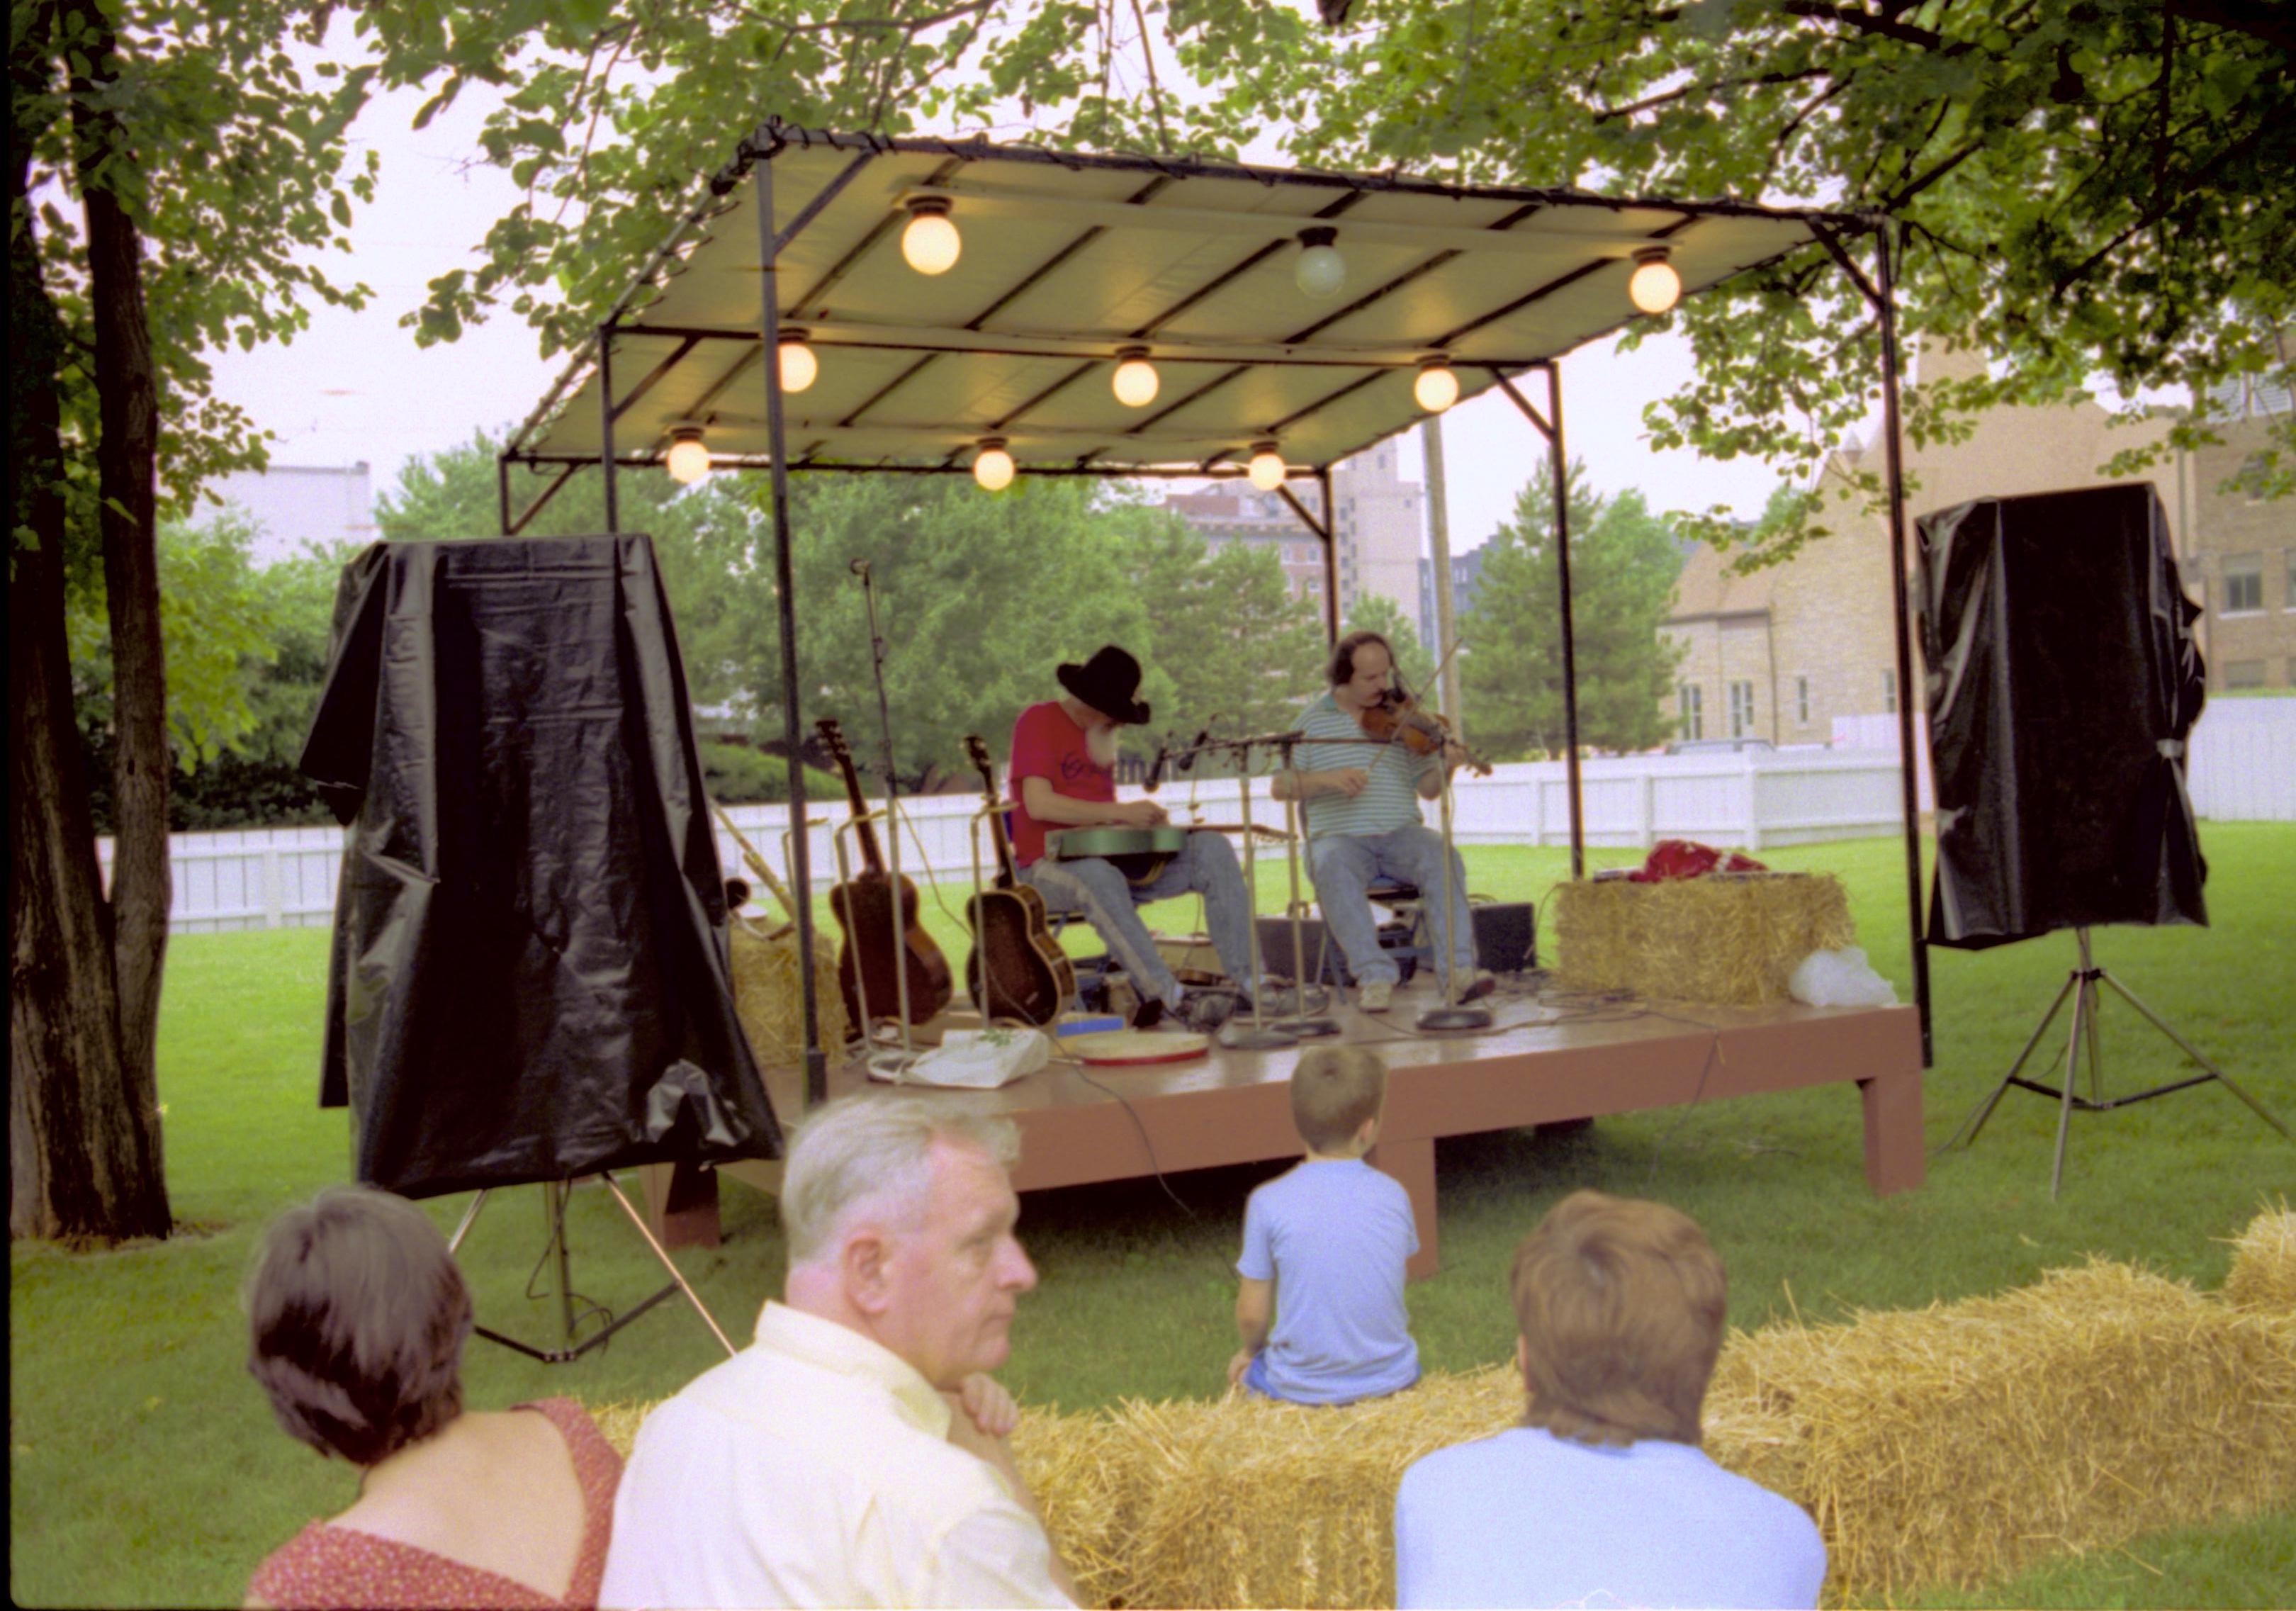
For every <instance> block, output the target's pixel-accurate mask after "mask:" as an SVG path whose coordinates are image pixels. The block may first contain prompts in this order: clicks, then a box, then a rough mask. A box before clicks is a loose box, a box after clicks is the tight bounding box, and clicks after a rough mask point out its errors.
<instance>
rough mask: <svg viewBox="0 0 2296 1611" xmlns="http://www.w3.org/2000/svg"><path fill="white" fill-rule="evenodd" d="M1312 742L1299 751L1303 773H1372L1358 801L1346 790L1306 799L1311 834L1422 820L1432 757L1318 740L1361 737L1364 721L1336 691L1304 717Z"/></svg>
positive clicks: (1388, 829) (1387, 829)
mask: <svg viewBox="0 0 2296 1611" xmlns="http://www.w3.org/2000/svg"><path fill="white" fill-rule="evenodd" d="M1300 731H1301V732H1303V733H1305V734H1306V735H1307V736H1308V742H1307V743H1306V744H1301V745H1300V748H1299V749H1298V751H1297V752H1295V755H1296V760H1297V764H1298V766H1299V769H1300V770H1301V771H1303V772H1338V771H1342V770H1344V769H1347V768H1349V767H1360V768H1361V769H1363V770H1364V771H1365V772H1367V773H1369V774H1370V776H1371V782H1370V783H1369V784H1368V785H1365V789H1364V792H1363V793H1360V794H1358V795H1357V796H1356V797H1355V798H1354V799H1353V800H1349V799H1348V798H1347V797H1346V796H1345V795H1343V794H1318V795H1316V797H1315V798H1314V799H1313V800H1310V801H1308V802H1307V808H1306V810H1307V813H1308V838H1310V839H1321V838H1323V837H1324V835H1325V834H1349V835H1357V836H1361V835H1367V834H1389V833H1392V832H1394V831H1395V830H1396V829H1397V828H1399V827H1403V826H1406V825H1408V824H1411V823H1415V822H1418V821H1420V820H1422V818H1421V817H1420V815H1419V791H1418V780H1419V779H1420V778H1421V777H1423V776H1424V775H1425V774H1426V773H1427V772H1428V771H1429V769H1431V768H1433V767H1434V766H1435V765H1436V764H1437V761H1436V758H1435V757H1434V756H1432V755H1414V754H1413V753H1412V752H1410V751H1409V750H1407V749H1406V748H1404V747H1403V745H1401V744H1388V745H1385V746H1383V747H1382V748H1378V749H1374V748H1373V747H1372V746H1370V745H1368V744H1317V743H1316V742H1315V741H1316V739H1318V738H1362V737H1365V736H1366V735H1365V732H1364V730H1363V727H1362V724H1360V723H1359V722H1357V720H1356V719H1355V718H1354V717H1352V716H1350V715H1349V714H1348V713H1347V712H1346V711H1342V710H1341V709H1340V707H1339V705H1338V703H1336V702H1335V701H1334V700H1333V698H1332V696H1331V695H1329V694H1328V693H1327V694H1325V695H1324V696H1323V698H1321V699H1319V700H1317V701H1316V703H1313V704H1311V705H1309V706H1308V709H1307V711H1305V712H1304V713H1303V714H1302V715H1301V716H1300Z"/></svg>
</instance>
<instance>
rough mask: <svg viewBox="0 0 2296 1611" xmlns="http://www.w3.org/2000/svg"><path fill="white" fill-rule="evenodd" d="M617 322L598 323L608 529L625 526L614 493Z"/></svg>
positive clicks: (601, 453) (600, 420)
mask: <svg viewBox="0 0 2296 1611" xmlns="http://www.w3.org/2000/svg"><path fill="white" fill-rule="evenodd" d="M614 413H615V410H614V325H613V321H612V320H611V319H609V320H608V321H607V322H606V323H604V324H603V325H599V326H598V429H599V436H600V443H599V448H598V456H599V457H600V459H601V460H603V462H604V464H605V466H606V532H607V535H608V536H612V535H614V534H615V533H618V532H619V531H620V530H621V529H622V511H621V503H620V500H619V499H618V498H617V497H615V496H614V492H615V489H614Z"/></svg>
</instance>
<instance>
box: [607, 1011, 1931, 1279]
mask: <svg viewBox="0 0 2296 1611" xmlns="http://www.w3.org/2000/svg"><path fill="white" fill-rule="evenodd" d="M1433 1005H1435V995H1434V991H1433V987H1432V986H1431V984H1424V983H1421V984H1414V985H1410V986H1406V987H1405V988H1404V989H1401V990H1398V991H1397V992H1396V997H1395V1009H1394V1011H1392V1012H1390V1013H1388V1014H1384V1015H1374V1014H1363V1013H1357V1011H1356V1010H1355V1009H1354V1008H1353V1007H1338V1008H1336V1009H1334V1010H1333V1012H1332V1013H1331V1014H1330V1016H1331V1017H1333V1018H1334V1019H1336V1020H1337V1021H1338V1023H1339V1024H1340V1027H1341V1034H1340V1035H1339V1036H1338V1037H1331V1036H1326V1037H1324V1038H1323V1039H1322V1040H1310V1041H1303V1042H1301V1043H1300V1046H1299V1047H1290V1048H1283V1049H1282V1050H1278V1051H1231V1050H1228V1049H1226V1048H1221V1047H1218V1046H1215V1047H1214V1048H1212V1050H1211V1052H1210V1055H1209V1056H1206V1057H1204V1058H1202V1059H1201V1060H1199V1061H1196V1062H1193V1063H1182V1064H1168V1065H1147V1066H1137V1067H1094V1068H1079V1067H1078V1065H1076V1064H1072V1063H1064V1062H1057V1061H1056V1062H1054V1064H1052V1065H1051V1066H1050V1067H1047V1068H1045V1069H1042V1070H1039V1071H1038V1072H1037V1073H1034V1074H1031V1075H1029V1077H1027V1078H1026V1079H1023V1080H1019V1081H1014V1082H1013V1084H1011V1085H1007V1086H1005V1087H1004V1088H1003V1089H999V1090H994V1091H975V1092H964V1093H951V1096H952V1098H953V1099H955V1100H958V1101H964V1102H968V1103H971V1104H973V1105H975V1106H979V1107H980V1108H982V1109H984V1110H986V1111H989V1112H994V1113H1000V1114H1005V1116H1007V1117H1008V1118H1010V1119H1012V1120H1013V1122H1015V1123H1017V1124H1018V1125H1019V1126H1020V1128H1021V1163H1020V1167H1019V1168H1018V1169H1017V1170H1016V1171H1014V1172H1013V1185H1014V1186H1016V1187H1017V1188H1020V1189H1021V1190H1022V1191H1024V1192H1025V1191H1035V1190H1040V1189H1043V1188H1047V1187H1054V1186H1080V1185H1085V1184H1088V1183H1091V1182H1095V1181H1101V1180H1127V1179H1140V1178H1144V1177H1147V1176H1150V1175H1152V1174H1154V1173H1155V1172H1156V1171H1159V1170H1160V1171H1163V1172H1164V1173H1166V1174H1171V1173H1174V1172H1176V1171H1181V1170H1188V1169H1204V1168H1210V1167H1212V1166H1215V1165H1220V1164H1230V1163H1256V1162H1260V1161H1264V1160H1271V1159H1282V1158H1288V1157H1293V1156H1296V1155H1298V1154H1299V1152H1300V1138H1299V1135H1298V1132H1296V1131H1295V1130H1293V1129H1292V1107H1291V1094H1290V1090H1289V1084H1288V1082H1289V1081H1290V1079H1291V1076H1292V1065H1293V1064H1294V1063H1295V1062H1296V1061H1297V1060H1298V1058H1299V1056H1300V1050H1301V1049H1303V1048H1306V1047H1310V1046H1316V1045H1327V1046H1328V1045H1333V1044H1341V1043H1350V1044H1357V1045H1366V1046H1372V1047H1375V1048H1377V1049H1378V1050H1379V1052H1380V1054H1381V1055H1382V1056H1383V1057H1384V1058H1385V1059H1386V1062H1387V1064H1388V1068H1389V1071H1390V1072H1389V1076H1388V1095H1387V1114H1386V1119H1385V1122H1384V1125H1383V1127H1382V1134H1381V1138H1380V1144H1379V1147H1378V1150H1377V1151H1376V1152H1375V1153H1374V1154H1373V1155H1372V1160H1371V1161H1372V1162H1373V1163H1375V1164H1377V1165H1378V1166H1379V1167H1380V1168H1381V1169H1382V1170H1384V1171H1387V1172H1388V1173H1389V1174H1390V1175H1392V1176H1394V1177H1395V1178H1396V1179H1398V1180H1399V1181H1401V1182H1402V1183H1403V1185H1404V1186H1405V1187H1406V1188H1408V1190H1409V1191H1410V1193H1411V1201H1412V1207H1413V1209H1414V1211H1415V1214H1416V1216H1417V1219H1418V1222H1419V1246H1420V1251H1419V1254H1418V1256H1417V1257H1416V1258H1415V1259H1414V1260H1413V1261H1412V1262H1411V1267H1410V1273H1411V1275H1412V1276H1413V1277H1414V1278H1418V1277H1422V1276H1428V1275H1432V1274H1433V1273H1434V1272H1435V1270H1437V1268H1438V1267H1439V1262H1440V1244H1439V1240H1438V1237H1437V1228H1436V1219H1435V1188H1436V1181H1435V1142H1436V1140H1437V1138H1439V1137H1443V1136H1459V1135H1469V1134H1472V1133H1474V1132H1477V1131H1480V1130H1508V1129H1514V1128H1518V1127H1520V1126H1523V1125H1529V1124H1545V1123H1551V1122H1557V1121H1562V1120H1570V1119H1582V1118H1595V1117H1600V1116H1602V1115H1603V1114H1624V1113H1635V1112H1639V1111H1642V1110H1644V1109H1648V1108H1660V1107H1674V1106H1684V1105H1686V1104H1690V1103H1699V1102H1712V1101H1717V1100H1718V1099H1720V1098H1722V1097H1745V1096H1753V1095H1757V1094H1759V1093H1760V1092H1764V1091H1780V1090H1798V1089H1801V1088H1803V1087H1805V1086H1813V1085H1826V1084H1833V1083H1836V1082H1841V1083H1854V1084H1855V1085H1856V1086H1857V1090H1858V1095H1859V1098H1860V1106H1861V1110H1862V1120H1863V1122H1864V1125H1865V1133H1866V1183H1867V1184H1868V1185H1869V1186H1870V1187H1871V1188H1873V1189H1874V1192H1876V1193H1877V1194H1881V1195H1884V1196H1886V1195H1888V1194H1889V1193H1891V1192H1898V1191H1904V1190H1907V1189H1908V1188H1913V1187H1916V1186H1919V1185H1920V1184H1921V1183H1922V1179H1923V1168H1924V1157H1923V1139H1922V1048H1921V1029H1920V1022H1919V1017H1918V1015H1917V1014H1916V1012H1915V1008H1913V1007H1803V1006H1800V1005H1799V1004H1792V1003H1789V1004H1786V1005H1784V1006H1779V1007H1699V1006H1691V1005H1685V1004H1681V1003H1670V1002H1669V1003H1644V1002H1640V1001H1631V1000H1629V1001H1604V1002H1602V1003H1600V1004H1591V1005H1590V1004H1589V1003H1588V1002H1587V999H1585V998H1579V997H1558V996H1554V995H1549V996H1546V997H1545V998H1541V997H1538V996H1534V995H1531V994H1529V993H1513V992H1508V991H1502V993H1501V994H1500V995H1499V996H1497V998H1494V999H1491V1000H1489V1001H1487V1002H1485V1003H1484V1004H1483V1005H1485V1006H1488V1007H1491V1008H1492V1012H1493V1018H1494V1023H1493V1025H1492V1027H1491V1028H1489V1029H1488V1030H1482V1031H1476V1032H1464V1033H1462V1032H1453V1033H1448V1034H1435V1033H1423V1032H1415V1031H1413V1029H1412V1028H1411V1024H1412V1022H1413V1020H1414V1019H1415V1018H1416V1017H1417V1016H1418V1015H1419V1014H1420V1013H1422V1012H1423V1011H1424V1010H1426V1009H1427V1008H1428V1007H1431V1006H1433ZM865 1086H866V1087H869V1088H870V1089H876V1090H891V1089H896V1088H895V1087H892V1086H890V1085H886V1084H883V1083H881V1082H878V1081H871V1080H869V1079H868V1078H867V1077H866V1075H865V1074H864V1073H862V1071H861V1069H860V1066H859V1065H858V1064H842V1065H840V1066H837V1067H833V1068H832V1069H831V1071H830V1085H829V1089H830V1095H831V1096H832V1097H837V1096H842V1095H844V1094H845V1093H847V1092H848V1091H851V1090H856V1089H861V1088H863V1087H865ZM767 1089H768V1091H769V1092H770V1094H771V1095H772V1097H773V1101H774V1110H775V1113H777V1114H781V1115H782V1116H783V1120H784V1122H787V1121H789V1120H791V1119H793V1118H794V1117H795V1116H796V1115H797V1114H798V1113H799V1111H800V1106H801V1097H802V1092H803V1084H802V1076H801V1075H800V1074H799V1073H798V1071H796V1070H794V1069H771V1070H768V1071H767ZM1119 1098H1121V1099H1120V1100H1119ZM1128 1109H1129V1111H1127V1110H1128ZM1842 1118H1843V1122H1845V1123H1847V1122H1849V1114H1848V1111H1847V1108H1846V1106H1845V1109H1844V1112H1843V1115H1842ZM718 1172H720V1173H723V1174H727V1175H731V1176H733V1177H734V1179H739V1180H742V1181H744V1182H745V1183H747V1184H750V1185H751V1186H755V1187H757V1188H760V1189H762V1190H766V1191H773V1190H775V1189H776V1188H778V1187H779V1184H780V1174H781V1166H780V1164H778V1163H733V1164H726V1165H721V1166H720V1169H719V1171H718ZM645 1174H646V1201H647V1209H648V1213H649V1216H650V1217H651V1218H652V1220H653V1221H654V1222H655V1224H656V1226H657V1228H658V1229H660V1231H661V1232H662V1234H663V1235H664V1236H665V1237H666V1239H668V1241H669V1243H670V1245H673V1246H674V1245H679V1244H681V1243H691V1242H695V1241H714V1240H715V1239H716V1233H717V1212H716V1194H715V1192H714V1190H710V1189H709V1187H708V1182H707V1177H706V1176H705V1177H701V1179H699V1180H696V1181H694V1182H693V1184H694V1185H695V1186H696V1187H698V1188H700V1189H699V1190H696V1191H694V1192H693V1201H691V1202H690V1203H688V1202H682V1201H673V1200H672V1197H673V1194H672V1191H671V1186H672V1182H671V1178H670V1177H671V1171H670V1170H669V1168H668V1167H667V1166H657V1167H655V1168H652V1169H650V1170H648V1171H645ZM678 1186H679V1188H680V1189H679V1190H678V1191H677V1192H676V1194H675V1196H676V1197H677V1198H680V1199H683V1198H685V1197H686V1196H687V1195H688V1194H687V1190H686V1181H685V1180H680V1181H679V1182H678Z"/></svg>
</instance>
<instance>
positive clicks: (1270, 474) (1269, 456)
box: [1245, 442, 1284, 492]
mask: <svg viewBox="0 0 2296 1611" xmlns="http://www.w3.org/2000/svg"><path fill="white" fill-rule="evenodd" d="M1245 468H1246V471H1247V473H1249V474H1250V476H1251V484H1252V485H1253V486H1255V487H1257V488H1259V489H1260V490H1261V491H1262V492H1273V491H1275V489H1277V488H1278V487H1281V486H1282V485H1283V479H1284V464H1283V454H1282V453H1281V452H1279V451H1278V450H1277V449H1276V446H1275V443H1274V442H1254V443H1252V445H1251V464H1249V465H1247V466H1246V467H1245Z"/></svg>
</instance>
